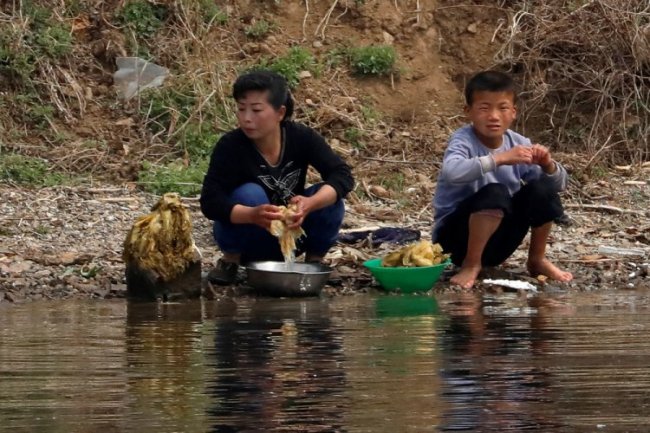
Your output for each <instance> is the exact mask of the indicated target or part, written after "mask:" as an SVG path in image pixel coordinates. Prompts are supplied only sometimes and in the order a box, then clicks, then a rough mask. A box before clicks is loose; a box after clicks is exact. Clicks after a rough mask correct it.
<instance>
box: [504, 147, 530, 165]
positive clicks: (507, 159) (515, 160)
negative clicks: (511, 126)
mask: <svg viewBox="0 0 650 433" xmlns="http://www.w3.org/2000/svg"><path fill="white" fill-rule="evenodd" d="M494 162H495V163H496V165H517V164H531V163H532V162H533V148H532V147H531V146H515V147H513V148H512V149H510V150H508V151H506V152H503V153H497V154H495V155H494Z"/></svg>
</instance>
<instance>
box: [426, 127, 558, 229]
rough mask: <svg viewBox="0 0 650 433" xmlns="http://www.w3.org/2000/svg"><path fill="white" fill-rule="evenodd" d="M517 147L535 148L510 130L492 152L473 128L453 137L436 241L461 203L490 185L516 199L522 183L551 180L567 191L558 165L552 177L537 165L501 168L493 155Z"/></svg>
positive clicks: (438, 197)
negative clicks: (439, 230)
mask: <svg viewBox="0 0 650 433" xmlns="http://www.w3.org/2000/svg"><path fill="white" fill-rule="evenodd" d="M514 146H531V142H530V140H529V139H528V138H526V137H524V136H523V135H520V134H517V133H516V132H514V131H511V130H510V129H508V130H507V131H506V132H505V133H504V134H503V144H502V145H501V147H499V148H498V149H490V148H488V147H486V146H485V145H483V143H481V141H480V140H479V138H478V137H477V136H476V134H475V133H474V129H473V128H472V126H471V125H465V126H463V127H461V128H459V129H457V130H456V131H455V132H454V133H453V134H452V135H451V137H450V138H449V142H448V144H447V150H446V151H445V155H444V157H443V160H442V169H441V171H440V174H439V175H438V184H437V186H436V192H435V194H434V196H433V208H434V226H433V239H434V241H435V239H436V236H437V231H438V229H439V228H440V227H441V223H442V221H443V220H444V219H445V217H447V216H448V215H449V214H451V213H452V212H453V211H454V210H455V209H456V207H457V206H458V205H459V204H460V202H461V201H463V200H464V199H465V198H467V197H469V196H471V195H472V194H474V193H475V192H477V191H478V190H479V189H481V188H482V187H484V186H485V185H487V184H489V183H500V184H503V185H505V186H506V187H507V188H508V191H510V194H511V195H512V194H514V193H516V192H517V191H519V188H521V185H522V181H523V182H530V181H531V180H535V179H539V178H540V177H541V176H547V177H548V178H550V179H552V180H553V182H554V184H555V186H556V188H557V190H558V191H562V190H564V189H565V188H566V183H567V172H566V169H565V168H564V167H562V165H561V164H559V163H557V162H556V163H555V164H556V166H557V170H555V172H554V173H553V174H551V175H548V174H546V173H544V171H543V170H542V168H541V167H540V166H539V165H537V164H531V165H528V164H517V165H501V166H499V167H497V166H496V164H495V162H494V156H493V155H494V154H496V153H501V152H506V151H508V150H510V149H512V148H513V147H514Z"/></svg>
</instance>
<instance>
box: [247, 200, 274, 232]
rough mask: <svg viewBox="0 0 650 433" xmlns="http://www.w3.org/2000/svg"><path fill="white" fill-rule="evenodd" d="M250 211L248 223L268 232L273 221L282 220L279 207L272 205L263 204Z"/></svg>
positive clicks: (251, 208)
mask: <svg viewBox="0 0 650 433" xmlns="http://www.w3.org/2000/svg"><path fill="white" fill-rule="evenodd" d="M248 209H249V215H248V218H247V219H248V222H249V223H250V224H255V225H258V226H260V227H262V228H264V229H266V230H268V229H269V227H271V221H273V220H279V219H282V211H281V210H280V208H279V207H277V206H274V205H272V204H261V205H259V206H255V207H250V208H248Z"/></svg>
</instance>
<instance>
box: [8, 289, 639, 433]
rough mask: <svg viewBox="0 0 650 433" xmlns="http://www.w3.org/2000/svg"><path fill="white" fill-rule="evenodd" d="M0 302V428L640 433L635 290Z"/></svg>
mask: <svg viewBox="0 0 650 433" xmlns="http://www.w3.org/2000/svg"><path fill="white" fill-rule="evenodd" d="M438 301H439V302H436V300H435V299H434V298H428V297H400V296H397V297H391V296H384V297H377V296H374V297H373V296H351V297H339V298H335V299H305V300H284V299H279V300H274V299H248V298H246V299H237V298H236V299H223V300H219V301H210V302H197V303H182V304H155V303H152V304H130V303H127V302H125V301H123V300H118V301H111V302H105V301H103V302H47V303H46V302H43V303H33V304H26V305H7V304H0V432H4V431H7V432H32V431H34V432H36V431H38V432H40V431H44V432H66V433H67V432H128V431H138V432H142V433H147V432H154V431H155V432H156V433H168V432H169V433H172V432H190V433H193V432H209V431H214V432H253V431H255V432H258V431H265V432H266V431H268V432H288V431H305V432H316V431H323V432H324V431H340V432H343V431H346V432H354V433H358V432H372V433H375V432H390V433H392V432H418V433H419V432H433V431H473V432H496V431H499V432H501V431H504V432H506V431H539V432H550V431H553V432H556V431H557V432H568V433H583V432H584V433H587V432H589V433H591V432H595V431H599V432H600V431H603V432H641V431H646V430H647V428H646V427H645V426H647V425H650V415H648V411H647V405H648V395H649V393H650V366H649V365H648V361H647V360H648V356H650V340H649V339H648V333H649V332H650V315H649V314H648V312H649V311H650V307H649V306H650V296H648V294H646V293H640V292H617V293H611V294H607V295H603V294H592V295H589V294H583V293H581V294H576V295H574V296H572V297H568V296H566V297H564V298H559V297H558V298H556V299H545V298H543V297H537V298H532V299H527V298H525V297H518V296H513V295H508V294H502V295H497V296H485V297H476V296H465V297H462V296H461V297H451V296H449V297H439V299H438Z"/></svg>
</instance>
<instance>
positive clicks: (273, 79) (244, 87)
mask: <svg viewBox="0 0 650 433" xmlns="http://www.w3.org/2000/svg"><path fill="white" fill-rule="evenodd" d="M250 90H261V91H266V90H268V92H269V104H271V105H272V106H273V108H275V109H276V110H277V109H279V108H280V107H282V106H283V105H284V106H285V107H286V109H287V110H286V112H285V114H284V118H283V119H282V120H288V119H290V118H291V115H292V114H293V98H292V97H291V93H290V92H289V86H288V85H287V80H285V78H284V77H283V76H282V75H280V74H278V73H277V72H273V71H268V70H265V69H259V70H255V71H251V72H247V73H245V74H243V75H240V76H239V77H237V80H235V84H234V85H233V87H232V97H233V98H235V101H238V100H239V99H241V98H243V97H244V95H245V94H246V92H248V91H250Z"/></svg>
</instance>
